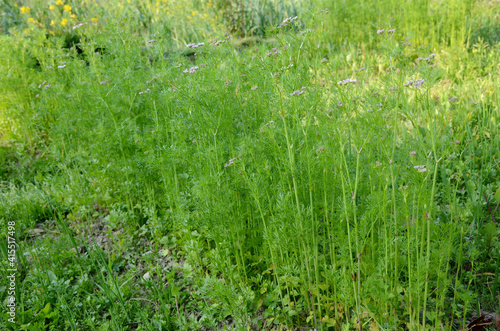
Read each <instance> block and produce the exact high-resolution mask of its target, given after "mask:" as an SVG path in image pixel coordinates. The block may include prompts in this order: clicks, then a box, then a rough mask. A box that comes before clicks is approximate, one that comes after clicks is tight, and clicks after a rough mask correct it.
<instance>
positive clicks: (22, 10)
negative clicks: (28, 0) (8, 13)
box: [19, 6, 31, 14]
mask: <svg viewBox="0 0 500 331" xmlns="http://www.w3.org/2000/svg"><path fill="white" fill-rule="evenodd" d="M19 9H21V13H23V14H28V13H29V12H30V11H31V8H30V7H24V6H22V7H21V8H19Z"/></svg>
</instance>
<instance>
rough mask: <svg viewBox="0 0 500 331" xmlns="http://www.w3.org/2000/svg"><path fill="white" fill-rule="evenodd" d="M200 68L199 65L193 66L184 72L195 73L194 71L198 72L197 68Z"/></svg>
mask: <svg viewBox="0 0 500 331" xmlns="http://www.w3.org/2000/svg"><path fill="white" fill-rule="evenodd" d="M198 69H199V68H198V66H194V67H191V68H189V69H186V70H184V71H183V72H184V73H186V74H193V73H195V72H196V70H198Z"/></svg>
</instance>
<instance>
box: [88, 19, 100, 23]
mask: <svg viewBox="0 0 500 331" xmlns="http://www.w3.org/2000/svg"><path fill="white" fill-rule="evenodd" d="M90 20H91V21H92V22H93V23H97V21H98V19H97V18H91V19H90Z"/></svg>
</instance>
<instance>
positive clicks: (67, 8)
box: [63, 5, 71, 12]
mask: <svg viewBox="0 0 500 331" xmlns="http://www.w3.org/2000/svg"><path fill="white" fill-rule="evenodd" d="M63 8H64V11H66V12H67V11H71V6H70V5H64V7H63Z"/></svg>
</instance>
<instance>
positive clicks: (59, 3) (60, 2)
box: [56, 0, 64, 6]
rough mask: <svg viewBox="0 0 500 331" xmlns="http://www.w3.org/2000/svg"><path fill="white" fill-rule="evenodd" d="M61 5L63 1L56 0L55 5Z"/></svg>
mask: <svg viewBox="0 0 500 331" xmlns="http://www.w3.org/2000/svg"><path fill="white" fill-rule="evenodd" d="M63 3H64V1H63V0H57V1H56V5H58V6H60V5H62V4H63Z"/></svg>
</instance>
